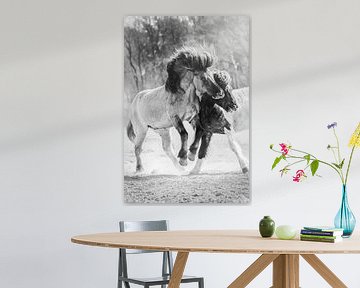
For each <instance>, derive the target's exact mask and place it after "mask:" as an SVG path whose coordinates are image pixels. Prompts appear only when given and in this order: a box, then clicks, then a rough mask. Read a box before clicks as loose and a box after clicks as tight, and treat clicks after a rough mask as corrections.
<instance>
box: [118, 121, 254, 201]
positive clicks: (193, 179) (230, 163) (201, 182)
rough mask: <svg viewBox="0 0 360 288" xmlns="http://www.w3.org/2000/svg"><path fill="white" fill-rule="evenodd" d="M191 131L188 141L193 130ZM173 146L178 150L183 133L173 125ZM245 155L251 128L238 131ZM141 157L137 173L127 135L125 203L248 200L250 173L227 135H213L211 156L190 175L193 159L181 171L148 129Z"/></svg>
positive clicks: (157, 137) (190, 139) (188, 128)
mask: <svg viewBox="0 0 360 288" xmlns="http://www.w3.org/2000/svg"><path fill="white" fill-rule="evenodd" d="M186 129H187V131H188V132H189V145H190V144H191V141H192V139H193V131H192V128H191V127H190V126H188V125H187V126H186ZM171 134H172V139H173V141H172V142H173V147H174V151H175V154H177V152H178V149H179V145H180V137H179V134H178V133H177V132H176V131H175V129H174V128H172V129H171ZM236 139H237V140H238V142H239V143H240V144H241V147H242V149H243V153H244V155H245V156H246V157H247V158H249V157H248V155H249V145H248V143H249V130H245V131H243V132H241V133H238V134H237V135H236ZM142 160H143V165H144V168H145V172H144V173H142V174H141V175H137V174H136V173H135V166H136V161H135V155H134V150H133V144H132V143H131V142H130V141H129V139H128V138H127V136H125V137H124V172H125V173H124V174H125V177H124V199H125V202H126V203H139V204H140V203H152V204H161V203H167V204H178V203H219V204H244V205H246V204H249V203H250V199H251V196H250V189H249V188H250V184H249V177H248V175H244V174H242V173H241V172H240V166H239V163H238V161H237V158H236V157H235V154H234V153H233V152H232V151H231V149H230V147H229V144H228V140H227V137H226V136H225V135H214V136H213V139H212V141H211V144H210V147H209V152H208V156H207V158H206V160H205V162H204V164H203V169H202V171H201V173H200V174H199V175H189V174H188V172H189V171H191V169H192V167H193V166H194V164H195V163H194V162H189V164H188V166H187V167H186V168H185V169H186V171H185V172H184V173H181V175H179V172H178V171H177V170H176V169H175V167H174V166H173V164H172V163H171V161H170V159H169V158H168V157H167V156H166V154H165V153H164V152H163V150H162V147H161V138H160V136H159V135H158V134H156V133H155V132H154V131H152V130H151V129H149V132H148V135H147V137H146V139H145V142H144V146H143V152H142Z"/></svg>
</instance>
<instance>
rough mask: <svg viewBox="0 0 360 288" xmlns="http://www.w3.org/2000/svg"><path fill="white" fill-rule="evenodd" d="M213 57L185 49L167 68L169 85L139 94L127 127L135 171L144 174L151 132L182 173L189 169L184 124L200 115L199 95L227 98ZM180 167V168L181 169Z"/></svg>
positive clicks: (131, 108)
mask: <svg viewBox="0 0 360 288" xmlns="http://www.w3.org/2000/svg"><path fill="white" fill-rule="evenodd" d="M212 64H213V57H212V56H211V55H210V54H209V53H208V52H206V51H203V50H200V49H196V48H189V47H184V48H182V49H179V50H177V51H176V52H175V54H174V55H173V56H172V57H171V59H170V61H169V62H168V64H167V73H168V78H167V80H166V84H165V85H163V86H160V87H157V88H154V89H148V90H144V91H141V92H139V93H138V94H137V95H136V96H135V98H134V99H133V101H132V103H131V105H130V121H129V123H128V126H127V134H128V137H129V139H130V140H131V141H132V142H133V143H134V148H135V156H136V171H137V172H141V171H142V170H143V165H142V162H141V157H140V155H141V151H142V145H143V142H144V140H145V137H146V133H147V131H148V129H149V128H152V129H154V130H155V131H156V132H157V133H158V134H159V135H160V136H161V138H162V147H163V149H164V151H165V153H166V154H167V156H168V157H169V158H170V159H171V161H172V162H173V164H174V165H175V167H176V168H178V169H179V170H183V168H182V167H181V166H186V165H187V150H188V148H187V140H188V133H187V131H186V130H185V127H184V125H183V121H189V122H190V121H191V120H192V119H193V118H194V117H195V116H196V114H197V113H198V111H199V99H198V96H197V95H201V94H204V93H207V94H208V95H211V96H212V97H214V98H215V99H218V98H221V97H224V93H223V91H222V90H221V89H220V87H219V86H218V85H217V84H216V83H215V81H214V79H213V75H212V73H210V72H209V71H208V68H209V67H210V66H211V65H212ZM171 127H175V128H176V130H177V131H178V132H179V134H180V137H181V148H180V151H179V153H178V157H179V158H180V160H179V162H178V161H177V159H176V157H175V155H174V152H173V150H172V146H171V138H170V133H169V129H170V128H171ZM179 163H180V165H179Z"/></svg>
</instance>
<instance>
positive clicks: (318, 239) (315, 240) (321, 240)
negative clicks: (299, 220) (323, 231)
mask: <svg viewBox="0 0 360 288" xmlns="http://www.w3.org/2000/svg"><path fill="white" fill-rule="evenodd" d="M300 240H301V241H313V242H327V243H335V241H336V240H335V239H326V238H309V237H305V238H304V237H300Z"/></svg>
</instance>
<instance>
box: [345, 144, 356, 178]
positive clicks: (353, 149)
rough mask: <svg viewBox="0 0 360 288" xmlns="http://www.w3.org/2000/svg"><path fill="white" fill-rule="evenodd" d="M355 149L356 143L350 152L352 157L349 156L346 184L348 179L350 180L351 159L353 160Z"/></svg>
mask: <svg viewBox="0 0 360 288" xmlns="http://www.w3.org/2000/svg"><path fill="white" fill-rule="evenodd" d="M354 151H355V145H354V146H353V148H352V149H351V154H350V158H349V163H348V166H347V169H346V176H345V182H344V185H346V183H347V180H348V176H349V170H350V164H351V160H352V157H353V154H354Z"/></svg>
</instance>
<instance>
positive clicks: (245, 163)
mask: <svg viewBox="0 0 360 288" xmlns="http://www.w3.org/2000/svg"><path fill="white" fill-rule="evenodd" d="M225 134H226V136H227V137H228V141H229V145H230V148H231V150H232V151H233V152H234V153H235V155H236V157H237V159H238V161H239V164H240V168H241V170H242V172H243V173H244V174H246V173H248V172H249V163H248V160H247V159H246V157H245V156H244V155H243V153H242V150H241V147H240V145H239V143H237V142H236V141H235V139H234V137H233V133H232V131H230V130H227V129H225Z"/></svg>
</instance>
